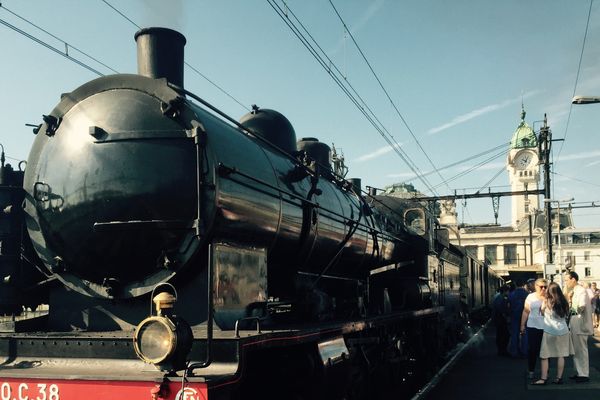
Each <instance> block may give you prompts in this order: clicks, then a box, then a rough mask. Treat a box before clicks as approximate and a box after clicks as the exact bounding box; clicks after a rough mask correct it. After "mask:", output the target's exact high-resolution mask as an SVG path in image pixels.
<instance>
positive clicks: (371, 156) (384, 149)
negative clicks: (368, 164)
mask: <svg viewBox="0 0 600 400" xmlns="http://www.w3.org/2000/svg"><path fill="white" fill-rule="evenodd" d="M400 146H402V143H398V145H394V146H393V147H392V146H385V147H381V148H379V149H377V150H375V151H372V152H370V153H367V154H364V155H362V156H360V157H358V158H357V159H356V160H355V162H365V161H369V160H372V159H374V158H377V157H379V156H382V155H384V154H387V153H389V152H391V151H393V150H394V148H398V147H400Z"/></svg>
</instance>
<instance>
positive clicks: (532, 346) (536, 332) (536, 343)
mask: <svg viewBox="0 0 600 400" xmlns="http://www.w3.org/2000/svg"><path fill="white" fill-rule="evenodd" d="M547 288H548V281H547V280H545V279H544V278H538V279H537V280H536V281H535V292H533V293H530V294H529V295H528V296H527V298H526V299H525V304H524V306H523V313H522V314H521V329H520V333H521V334H522V335H523V334H525V330H526V329H527V346H528V353H527V370H528V376H529V378H530V379H532V378H533V373H534V371H535V364H536V363H537V359H538V358H539V356H540V346H541V344H542V336H543V335H544V316H543V315H542V313H541V308H542V302H543V301H544V298H545V297H546V295H545V292H546V289H547Z"/></svg>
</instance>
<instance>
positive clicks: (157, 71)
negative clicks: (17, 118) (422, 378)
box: [0, 28, 487, 400]
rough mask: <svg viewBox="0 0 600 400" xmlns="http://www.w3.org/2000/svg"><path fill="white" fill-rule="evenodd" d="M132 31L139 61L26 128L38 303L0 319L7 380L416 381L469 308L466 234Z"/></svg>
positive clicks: (260, 388)
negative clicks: (208, 85) (349, 169)
mask: <svg viewBox="0 0 600 400" xmlns="http://www.w3.org/2000/svg"><path fill="white" fill-rule="evenodd" d="M135 39H136V42H137V52H138V74H118V75H112V76H106V77H101V78H98V79H96V80H93V81H91V82H88V83H86V84H84V85H83V86H81V87H79V88H77V89H76V90H74V91H72V92H69V93H65V94H63V95H62V96H61V99H60V102H59V103H58V105H57V106H56V107H55V108H54V109H53V110H52V111H51V112H50V113H49V114H47V115H44V116H43V123H42V124H40V125H39V126H38V127H37V128H36V129H35V130H34V132H35V133H36V135H37V136H36V138H35V141H34V144H33V147H32V149H31V153H30V155H29V158H28V161H27V167H26V168H25V174H24V181H23V188H22V190H23V192H22V193H21V194H20V196H21V197H19V199H24V201H23V213H18V214H17V213H15V214H14V218H17V217H18V218H21V219H22V220H23V221H24V224H25V226H26V228H27V233H28V235H23V236H22V237H23V243H22V246H21V253H22V254H21V260H26V261H27V266H23V267H22V268H23V269H24V270H25V269H27V270H28V273H27V274H23V276H27V279H28V284H27V286H28V287H30V288H33V290H34V291H35V293H36V295H35V296H32V297H31V299H35V301H36V302H44V303H47V306H46V308H47V309H48V312H47V315H43V316H41V317H35V318H32V319H31V320H30V321H28V322H27V324H21V325H19V321H16V322H14V321H13V323H12V325H11V328H10V329H9V333H1V332H0V348H4V349H5V350H6V354H8V355H9V356H8V358H7V359H6V360H5V362H4V364H0V378H1V379H3V382H4V383H6V385H7V386H6V387H7V389H6V390H7V391H8V392H10V393H16V391H18V392H19V396H20V395H21V394H22V393H25V394H31V393H30V392H28V391H27V390H28V389H27V388H29V387H33V385H34V384H37V387H38V388H41V387H43V388H49V389H48V390H53V392H52V393H50V394H53V395H56V396H54V398H55V399H58V398H59V397H62V398H63V400H64V399H68V398H80V397H81V396H82V395H83V393H82V392H78V391H79V390H81V389H80V388H81V387H89V388H92V389H91V390H93V391H95V392H97V393H99V396H100V393H102V394H104V395H106V396H108V397H111V398H114V397H115V396H117V397H118V396H121V397H123V396H125V397H128V398H134V397H136V396H141V393H147V394H148V393H150V392H151V393H152V396H154V397H157V398H165V399H166V398H169V399H172V398H180V397H181V396H184V395H185V396H184V397H186V396H187V397H186V398H189V399H192V398H194V399H195V398H198V399H199V398H206V397H207V396H209V397H210V398H215V397H216V398H224V399H226V398H241V397H243V396H247V395H248V394H251V396H250V397H252V395H259V394H261V393H263V392H264V391H265V386H264V383H265V375H266V376H268V377H269V378H268V382H267V383H268V385H267V386H268V387H269V391H268V393H269V395H268V396H267V398H269V396H272V397H273V398H276V397H277V396H278V394H279V393H280V391H282V390H285V393H287V394H289V395H290V396H295V397H296V398H327V399H330V398H366V397H368V396H371V395H373V396H374V395H375V394H374V392H373V391H372V387H371V389H369V385H376V386H377V387H380V385H379V384H378V383H377V382H379V380H380V379H382V378H381V377H382V376H388V375H389V376H390V377H392V378H393V379H391V381H395V382H400V383H402V384H405V383H406V382H413V383H414V382H416V381H417V380H416V379H415V378H414V377H415V376H417V374H415V373H414V371H415V369H416V367H415V365H416V364H415V362H414V360H416V359H418V360H420V359H423V360H430V357H431V356H430V355H429V356H425V355H424V353H423V350H422V349H423V348H424V346H423V344H424V343H427V344H428V345H430V346H433V348H434V349H435V348H437V344H436V343H439V342H442V340H441V338H442V337H444V335H446V331H447V330H448V329H449V328H448V327H449V326H452V327H453V328H452V329H453V330H456V329H458V328H454V327H456V326H459V325H460V323H461V322H462V319H461V318H462V317H461V316H459V313H458V311H456V312H455V311H454V310H455V309H457V308H458V298H459V292H460V291H465V290H466V288H463V283H462V282H468V281H469V280H468V279H465V278H464V277H465V276H467V273H468V270H467V267H466V265H467V264H466V262H465V261H464V260H463V258H462V257H463V256H464V253H463V252H462V251H461V249H459V248H456V247H453V246H451V245H449V244H448V243H444V241H440V240H439V239H438V237H437V236H436V232H437V231H436V230H435V229H434V228H435V221H434V218H433V217H432V216H430V215H429V214H427V212H425V210H424V209H423V207H422V206H421V205H420V204H418V203H415V204H413V203H411V202H409V201H404V200H400V199H392V198H388V197H386V196H364V195H363V194H362V193H361V190H360V187H359V185H357V181H356V180H354V181H347V180H346V179H344V177H343V176H340V174H338V173H337V171H338V170H337V169H335V168H333V166H332V162H331V150H330V148H329V147H328V146H327V145H326V144H324V143H322V142H320V141H319V140H318V139H315V138H312V137H305V138H302V139H301V140H297V138H296V133H295V131H294V128H293V126H292V124H291V123H290V121H288V120H287V118H286V117H285V116H283V115H282V114H280V113H279V112H277V111H274V110H270V109H261V108H259V107H256V106H253V108H252V110H251V111H250V112H249V113H248V114H246V115H244V116H243V117H242V118H241V119H240V120H239V121H235V120H233V119H232V118H230V117H228V116H227V115H225V114H224V113H222V112H221V111H220V110H219V109H218V108H216V107H214V106H212V105H211V104H209V103H208V102H206V101H205V100H203V99H202V98H200V97H198V96H196V95H194V94H193V93H191V92H189V91H188V90H186V89H185V88H184V87H183V86H184V85H183V53H184V45H185V42H186V39H185V38H184V37H183V35H181V34H180V33H178V32H175V31H172V30H170V29H165V28H147V29H142V30H140V31H139V32H137V33H136V35H135ZM2 190H3V188H2V187H1V186H0V192H2ZM15 190H16V189H15V188H14V187H11V188H10V191H11V193H12V191H15ZM6 192H7V193H8V189H7V190H6ZM15 221H16V222H15V224H16V225H15V226H17V225H18V224H20V222H19V221H20V220H19V221H17V220H15ZM438 231H439V230H438ZM470 263H471V264H469V265H470V268H471V269H470V270H474V267H473V265H474V264H473V261H470ZM31 266H33V267H31ZM10 268H11V269H14V268H15V266H14V265H13V264H11V265H10ZM482 268H483V267H482ZM463 269H464V270H465V271H466V272H465V274H463V273H462V272H460V271H462V270H463ZM32 271H33V272H32ZM35 274H37V277H33V276H34V275H35ZM486 276H487V275H486ZM13 289H14V290H13V291H14V292H15V293H17V292H18V288H16V287H15V288H13ZM19 301H20V302H21V303H22V304H21V305H29V304H30V303H31V301H33V300H30V301H29V302H28V303H25V302H24V301H22V300H17V297H16V295H15V296H12V297H11V298H10V299H9V300H6V303H7V304H9V303H10V307H11V309H14V308H15V307H19V306H20V305H19V304H18V302H19ZM486 301H487V300H486ZM149 304H150V305H151V307H150V312H149V310H148V305H149ZM153 304H155V305H153ZM0 306H2V304H0ZM33 307H35V305H33ZM17 314H18V313H17ZM447 315H450V317H451V319H452V325H449V324H447V323H446V322H444V320H445V318H446V316H447ZM13 320H14V319H13ZM0 331H3V327H2V326H1V325H0ZM446 337H447V335H446ZM132 338H133V342H132ZM136 353H137V355H138V356H139V358H141V360H142V361H143V362H146V363H151V364H154V365H155V366H156V367H158V368H157V369H154V368H152V369H151V370H148V369H147V368H146V365H145V364H144V363H143V362H142V361H140V360H138V359H137V358H136ZM429 354H431V353H429ZM428 357H429V358H428ZM57 358H58V360H59V361H57V360H56V359H57ZM99 360H101V361H102V363H103V364H101V366H100V367H99V365H100V364H98V362H99ZM373 365H376V366H377V367H376V368H373ZM430 367H431V366H430V365H429V364H427V368H430ZM419 368H422V366H419ZM382 369H383V370H385V371H386V372H384V373H382ZM388 370H389V371H391V372H390V373H389V374H388V372H389V371H388ZM100 371H102V372H100ZM107 371H108V372H107ZM198 371H201V372H198ZM64 375H68V376H69V377H70V378H69V379H68V380H63V378H61V377H62V376H64ZM98 381H101V382H102V384H101V385H99V384H97V382H98ZM56 382H58V383H56ZM179 382H182V383H181V387H180V388H179V389H178V386H177V385H178V384H179ZM306 382H309V384H306ZM326 382H330V383H331V382H336V383H339V384H333V385H323V384H324V383H326ZM28 385H30V386H28ZM40 385H42V386H40ZM86 385H87V386H86ZM411 385H412V383H411ZM323 387H326V389H323ZM381 387H383V386H381ZM3 388H4V386H3ZM3 390H4V389H3ZM40 390H41V389H40ZM44 390H46V389H44ZM187 390H190V391H194V393H195V394H193V393H192V392H187ZM378 390H383V389H378ZM11 391H12V392H11ZM59 392H60V393H62V396H58V394H59ZM3 393H5V392H3ZM351 393H354V394H353V395H352V396H354V397H352V396H350V397H348V396H349V395H350V394H351ZM40 394H42V393H41V392H40ZM44 394H45V395H47V394H48V393H46V392H44ZM380 394H381V393H380ZM195 396H197V397H195ZM9 397H10V396H9ZM13 397H14V398H17V397H15V396H13ZM375 397H376V396H375ZM11 398H12V397H11ZM19 398H20V397H19Z"/></svg>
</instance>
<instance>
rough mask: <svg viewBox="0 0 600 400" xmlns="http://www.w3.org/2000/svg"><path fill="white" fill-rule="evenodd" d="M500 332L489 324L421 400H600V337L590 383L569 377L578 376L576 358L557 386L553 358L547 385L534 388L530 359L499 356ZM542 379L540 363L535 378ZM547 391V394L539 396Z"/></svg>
mask: <svg viewBox="0 0 600 400" xmlns="http://www.w3.org/2000/svg"><path fill="white" fill-rule="evenodd" d="M495 341H496V332H495V328H494V327H493V325H488V326H487V327H486V328H485V329H484V330H483V331H482V333H481V334H480V335H478V337H475V338H474V339H473V340H472V342H471V345H470V346H469V348H468V349H467V350H466V351H465V352H464V354H463V355H462V356H461V357H460V359H459V360H458V361H457V362H456V363H455V364H454V366H453V367H452V368H450V369H449V370H448V371H447V372H446V374H445V375H444V376H442V377H441V379H440V381H439V383H438V384H437V385H436V386H435V387H434V388H433V389H431V390H430V391H429V393H427V394H424V395H423V396H422V397H420V399H421V400H424V399H426V400H434V399H443V400H453V399H456V400H459V399H460V400H464V399H507V400H519V399H531V398H532V396H543V400H554V399H577V400H588V399H590V400H592V399H593V400H598V399H600V334H599V332H598V331H596V336H594V337H590V339H589V341H588V347H589V350H590V381H589V382H584V383H575V382H574V381H572V380H570V379H569V378H568V377H569V376H571V375H574V374H575V372H574V368H573V360H572V357H569V358H567V359H566V362H565V372H564V374H563V381H564V384H562V385H555V384H551V383H550V381H551V380H552V379H553V378H554V377H556V372H555V371H556V359H550V371H549V377H550V380H549V381H548V384H547V385H543V386H542V385H540V386H537V385H531V384H530V383H531V380H530V379H528V378H527V360H526V359H524V358H511V357H502V356H498V355H497V354H496V345H495ZM539 376H540V363H539V360H538V363H537V367H536V372H535V377H536V378H538V377H539ZM536 392H543V393H536Z"/></svg>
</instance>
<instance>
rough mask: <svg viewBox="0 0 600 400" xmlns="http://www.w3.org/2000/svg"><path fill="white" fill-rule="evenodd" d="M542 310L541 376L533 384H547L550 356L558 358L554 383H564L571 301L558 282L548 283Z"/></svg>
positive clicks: (569, 351) (568, 349)
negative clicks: (568, 316) (563, 375)
mask: <svg viewBox="0 0 600 400" xmlns="http://www.w3.org/2000/svg"><path fill="white" fill-rule="evenodd" d="M541 312H542V314H543V315H544V335H543V337H542V346H541V349H540V358H541V376H540V379H539V380H537V381H535V382H533V383H532V384H533V385H545V384H546V381H547V380H548V358H551V357H552V358H554V357H556V358H557V367H556V379H555V380H553V381H552V383H555V384H558V385H560V384H561V383H563V380H562V374H563V371H564V369H565V357H568V356H569V355H570V353H571V348H572V345H570V337H571V336H570V335H569V327H568V326H567V315H568V313H569V302H568V301H567V299H566V298H565V296H564V295H563V292H562V290H560V286H558V284H556V283H554V282H552V283H551V284H550V285H548V290H547V291H546V298H545V299H544V301H543V303H542V308H541Z"/></svg>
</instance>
